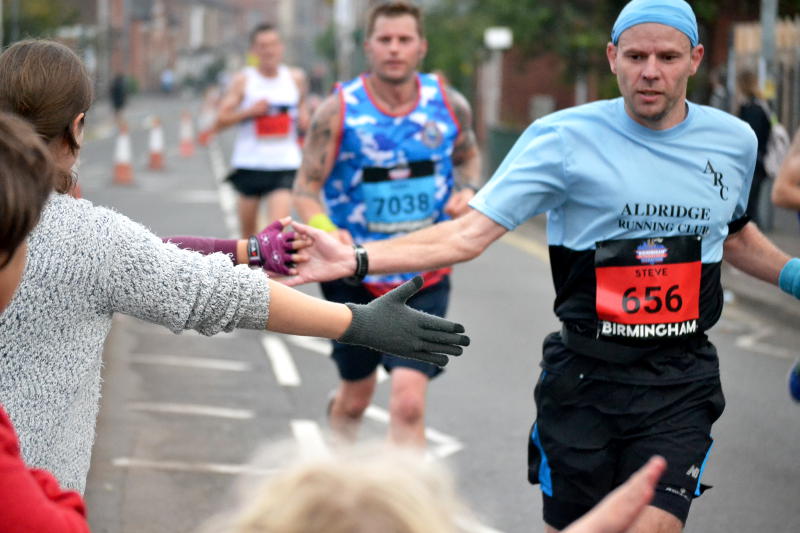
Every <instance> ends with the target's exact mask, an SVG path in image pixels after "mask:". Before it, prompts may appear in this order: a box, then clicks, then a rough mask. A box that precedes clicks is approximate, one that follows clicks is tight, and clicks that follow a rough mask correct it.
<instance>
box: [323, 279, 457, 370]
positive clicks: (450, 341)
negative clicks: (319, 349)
mask: <svg viewBox="0 0 800 533" xmlns="http://www.w3.org/2000/svg"><path fill="white" fill-rule="evenodd" d="M420 288H422V277H420V276H416V277H414V279H412V280H409V281H407V282H406V283H404V284H402V285H401V286H399V287H397V288H396V289H394V290H392V291H390V292H387V293H386V294H384V295H383V296H381V297H380V298H376V299H375V300H373V301H371V302H370V303H368V304H367V305H358V304H352V303H348V304H345V305H347V307H349V308H350V310H351V311H352V312H353V321H352V322H351V323H350V327H348V328H347V331H345V332H344V335H342V336H341V338H339V339H338V341H339V342H343V343H346V344H358V345H360V346H366V347H368V348H372V349H373V350H378V351H379V352H385V353H390V354H394V355H399V356H402V357H408V358H410V359H417V360H419V361H425V362H426V363H433V364H434V365H438V366H444V365H446V364H447V361H448V359H447V356H448V355H461V352H462V351H463V349H462V348H461V346H469V337H467V336H466V335H458V334H459V333H463V332H464V326H462V325H461V324H456V323H454V322H450V321H449V320H445V319H443V318H439V317H438V316H433V315H429V314H428V313H423V312H422V311H417V310H416V309H412V308H410V307H408V306H407V305H406V300H408V299H409V298H411V296H413V295H414V293H416V292H417V291H418V290H420ZM459 345H460V346H459ZM445 354H447V355H445Z"/></svg>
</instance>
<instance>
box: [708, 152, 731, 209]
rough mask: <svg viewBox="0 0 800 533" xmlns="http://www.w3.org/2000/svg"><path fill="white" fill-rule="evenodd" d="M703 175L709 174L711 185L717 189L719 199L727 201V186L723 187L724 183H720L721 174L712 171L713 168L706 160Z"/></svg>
mask: <svg viewBox="0 0 800 533" xmlns="http://www.w3.org/2000/svg"><path fill="white" fill-rule="evenodd" d="M703 174H711V176H712V179H713V180H714V181H713V183H712V185H713V186H714V187H719V197H720V198H722V199H723V200H727V199H728V186H727V185H725V182H723V181H722V178H723V176H722V172H717V171H716V170H714V167H713V166H711V161H710V160H706V168H705V169H704V170H703Z"/></svg>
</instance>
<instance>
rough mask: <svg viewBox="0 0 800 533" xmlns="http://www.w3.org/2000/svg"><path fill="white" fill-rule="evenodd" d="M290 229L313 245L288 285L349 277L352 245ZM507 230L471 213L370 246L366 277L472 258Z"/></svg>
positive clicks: (353, 261) (306, 230)
mask: <svg viewBox="0 0 800 533" xmlns="http://www.w3.org/2000/svg"><path fill="white" fill-rule="evenodd" d="M294 228H295V230H296V231H297V232H298V233H299V234H300V235H304V236H306V237H308V238H310V239H311V240H312V241H313V244H312V245H311V246H310V247H309V248H307V249H305V250H303V251H302V252H301V253H300V254H299V255H300V256H301V257H302V258H303V259H307V261H305V262H303V263H302V264H299V265H298V267H297V270H298V275H297V276H295V277H294V278H289V279H288V280H287V282H288V284H290V285H299V284H301V283H309V282H312V281H330V280H333V279H339V278H343V277H347V276H352V275H353V273H354V272H355V269H356V259H355V255H354V252H353V248H352V246H347V245H345V244H343V243H341V242H339V241H338V240H337V239H334V238H333V237H331V236H330V235H328V234H326V233H325V232H323V231H320V230H317V229H315V228H312V227H309V226H306V225H303V224H296V223H295V224H294ZM506 231H507V230H506V228H504V227H503V226H501V225H500V224H498V223H496V222H495V221H493V220H492V219H490V218H489V217H487V216H486V215H484V214H483V213H481V212H479V211H476V210H474V209H470V211H469V212H468V213H467V214H466V215H464V216H462V217H460V218H457V219H454V220H448V221H447V222H440V223H439V224H434V225H433V226H430V227H428V228H425V229H423V230H419V231H415V232H413V233H409V234H408V235H404V236H402V237H397V238H394V239H387V240H381V241H372V242H369V243H366V244H364V248H365V249H366V250H367V256H368V260H369V272H370V273H373V274H381V273H388V272H420V271H423V270H433V269H435V268H439V267H442V266H448V265H452V264H455V263H461V262H463V261H468V260H470V259H473V258H475V257H477V256H479V255H480V254H481V253H483V251H484V250H485V249H486V248H487V247H488V246H489V245H490V244H491V243H493V242H494V241H496V240H497V239H499V238H500V237H501V236H503V234H505V233H506Z"/></svg>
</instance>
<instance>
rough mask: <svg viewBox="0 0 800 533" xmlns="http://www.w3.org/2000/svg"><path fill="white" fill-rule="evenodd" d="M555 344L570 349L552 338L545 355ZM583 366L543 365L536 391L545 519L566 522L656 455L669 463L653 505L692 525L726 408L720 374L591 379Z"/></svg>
mask: <svg viewBox="0 0 800 533" xmlns="http://www.w3.org/2000/svg"><path fill="white" fill-rule="evenodd" d="M704 349H708V347H705V348H704ZM711 349H713V346H712V347H711ZM548 350H567V348H566V347H565V346H564V345H563V344H562V343H561V342H560V340H558V337H555V339H554V337H553V336H551V337H548V339H547V340H546V341H545V357H547V352H548ZM559 355H563V354H559ZM574 356H575V357H577V358H581V357H583V356H580V355H577V354H574ZM581 368H585V366H584V365H581V364H574V365H571V366H567V367H566V368H565V370H564V372H563V373H559V374H555V373H552V372H547V371H543V372H542V374H541V376H540V378H539V381H538V382H537V384H536V388H535V390H534V398H535V401H536V409H537V418H536V421H535V422H534V424H533V427H532V428H531V432H530V434H529V439H528V480H529V481H530V482H531V483H533V484H537V483H538V484H540V485H541V489H542V494H543V499H544V521H545V523H547V524H548V525H550V526H551V527H554V528H555V529H558V530H562V529H564V528H566V527H567V526H568V525H569V524H571V523H572V522H573V521H575V520H576V519H578V518H579V517H580V516H582V515H583V514H584V513H586V512H587V511H589V509H591V508H592V507H593V506H594V505H595V504H596V503H597V502H599V501H600V500H601V499H602V498H603V497H604V496H605V495H606V494H608V493H609V492H611V490H613V489H614V488H615V487H617V486H618V485H620V484H622V483H623V482H624V481H625V480H627V479H628V477H630V475H631V474H633V473H634V472H635V471H636V470H637V469H639V468H640V467H641V466H642V465H644V464H645V463H646V462H647V460H648V459H649V458H650V457H651V456H653V455H656V454H657V455H661V456H662V457H664V458H665V459H666V460H667V463H668V467H667V471H666V472H665V473H664V475H663V476H662V478H661V480H660V482H659V484H658V486H657V488H656V495H655V498H654V499H653V502H652V503H651V505H653V506H655V507H658V508H660V509H663V510H664V511H667V512H668V513H670V514H672V515H674V516H676V517H677V518H678V519H680V520H681V522H684V523H685V522H686V518H687V516H688V513H689V507H690V505H691V503H692V499H693V498H695V497H697V496H700V494H701V493H702V492H703V491H704V490H705V489H706V488H708V487H706V486H705V485H703V484H701V482H700V480H701V478H702V475H703V470H704V469H705V466H706V461H707V459H708V456H709V453H710V451H711V448H712V445H713V440H712V438H711V425H712V423H713V422H714V421H715V420H716V419H717V418H719V416H720V415H721V414H722V411H723V409H724V408H725V398H724V396H723V394H722V388H721V387H720V382H719V378H718V377H714V378H705V379H701V380H698V381H692V382H689V383H683V384H672V385H663V386H659V385H632V384H621V383H615V382H610V381H604V380H594V379H590V378H589V377H587V376H585V375H584V374H582V373H581ZM573 369H574V370H573Z"/></svg>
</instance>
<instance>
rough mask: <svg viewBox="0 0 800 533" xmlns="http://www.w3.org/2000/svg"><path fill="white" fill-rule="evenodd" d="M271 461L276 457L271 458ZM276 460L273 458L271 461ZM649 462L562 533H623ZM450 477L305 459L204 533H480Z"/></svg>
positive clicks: (643, 488)
mask: <svg viewBox="0 0 800 533" xmlns="http://www.w3.org/2000/svg"><path fill="white" fill-rule="evenodd" d="M272 455H274V454H272ZM271 458H272V459H274V457H271ZM665 467H666V463H665V462H664V459H662V458H653V459H651V460H650V461H649V462H648V463H647V464H646V465H645V466H643V467H642V468H641V469H640V470H639V471H638V472H636V473H635V474H634V475H633V476H631V478H630V479H629V480H628V481H627V482H626V483H625V484H623V485H622V486H621V487H619V488H618V489H617V490H616V491H614V492H612V493H611V494H609V495H608V496H607V497H606V498H605V499H604V500H603V501H602V502H600V503H599V504H598V505H597V506H596V507H595V508H594V509H593V510H592V511H590V512H589V513H587V514H586V515H585V516H584V517H582V518H581V519H580V520H579V521H577V522H576V523H575V524H573V525H572V526H570V527H568V528H566V529H565V530H564V532H563V533H622V532H623V531H626V530H627V529H628V528H629V527H630V526H631V524H633V523H634V522H635V520H636V518H637V517H638V515H639V513H640V512H641V511H642V510H643V509H644V508H645V506H646V505H647V503H648V502H649V501H650V500H651V499H652V496H653V494H654V490H655V489H654V487H655V484H656V482H657V481H658V478H659V477H660V476H661V474H662V472H663V471H664V468H665ZM478 529H479V528H478V525H477V523H476V520H475V518H474V515H473V513H471V512H470V511H469V509H468V507H467V506H466V504H465V503H464V502H463V501H462V500H461V498H460V497H459V496H458V494H457V492H456V489H455V484H454V483H453V479H452V477H451V475H450V473H449V472H448V471H447V470H446V469H445V468H444V467H443V466H442V465H441V464H439V463H437V462H436V461H434V460H426V459H424V458H423V456H422V455H420V454H419V453H418V452H416V451H413V450H411V449H408V448H405V449H401V448H392V447H388V448H376V447H370V448H365V447H363V446H362V447H356V448H353V449H349V450H346V451H345V452H344V454H343V455H336V456H326V457H317V458H311V459H308V458H307V459H304V460H301V461H300V462H298V463H296V464H293V465H291V466H289V467H287V468H285V469H283V470H281V471H280V472H278V473H277V474H275V475H274V476H273V477H271V478H270V479H268V480H267V481H265V482H262V483H261V484H259V485H256V486H255V487H252V486H251V487H249V488H248V487H243V502H242V504H241V505H240V507H239V508H238V509H235V510H233V511H232V512H231V513H229V514H226V515H221V516H219V517H217V518H215V519H213V520H212V521H210V522H209V523H208V525H207V526H206V528H205V529H203V530H202V531H205V532H207V533H211V532H215V533H220V532H224V533H371V532H381V533H457V532H466V531H476V530H478Z"/></svg>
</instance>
